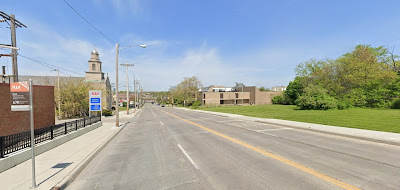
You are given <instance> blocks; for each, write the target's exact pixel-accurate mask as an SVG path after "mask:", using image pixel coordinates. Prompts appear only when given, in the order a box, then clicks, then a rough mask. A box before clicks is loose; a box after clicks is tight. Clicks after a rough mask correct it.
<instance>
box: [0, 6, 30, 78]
mask: <svg viewBox="0 0 400 190" xmlns="http://www.w3.org/2000/svg"><path fill="white" fill-rule="evenodd" d="M0 16H1V17H3V18H4V20H5V21H9V22H10V23H9V25H10V29H11V47H14V48H13V49H12V50H11V56H12V69H13V71H12V75H13V76H14V77H13V81H14V82H18V63H17V55H18V54H17V49H16V48H15V47H17V36H16V32H15V29H16V28H17V27H20V28H22V27H25V28H26V26H25V25H24V24H22V23H21V22H20V21H18V20H16V19H15V15H14V14H11V15H8V14H6V13H4V12H3V11H0ZM7 23H8V22H7Z"/></svg>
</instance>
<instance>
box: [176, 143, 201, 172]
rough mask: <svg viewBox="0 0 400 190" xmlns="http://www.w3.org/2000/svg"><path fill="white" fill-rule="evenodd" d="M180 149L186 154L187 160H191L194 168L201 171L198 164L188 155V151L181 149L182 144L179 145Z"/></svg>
mask: <svg viewBox="0 0 400 190" xmlns="http://www.w3.org/2000/svg"><path fill="white" fill-rule="evenodd" d="M178 147H179V148H180V149H181V150H182V152H183V154H185V156H186V158H187V159H189V161H190V163H192V164H193V166H194V167H195V168H196V169H199V167H197V165H196V163H194V161H193V160H192V158H190V156H189V154H187V153H186V151H185V150H184V149H183V148H182V147H181V145H180V144H178Z"/></svg>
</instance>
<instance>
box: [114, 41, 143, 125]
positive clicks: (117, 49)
mask: <svg viewBox="0 0 400 190" xmlns="http://www.w3.org/2000/svg"><path fill="white" fill-rule="evenodd" d="M130 47H134V46H127V47H119V44H118V43H116V44H115V53H116V59H115V60H116V61H115V67H116V68H115V70H116V71H115V75H116V76H115V91H116V92H115V96H116V106H115V111H116V114H115V127H119V93H118V55H119V50H120V49H126V48H130ZM139 47H141V48H146V47H147V45H139Z"/></svg>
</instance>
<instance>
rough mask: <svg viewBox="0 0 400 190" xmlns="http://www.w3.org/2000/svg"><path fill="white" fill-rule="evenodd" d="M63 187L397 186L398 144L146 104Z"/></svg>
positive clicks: (307, 189)
mask: <svg viewBox="0 0 400 190" xmlns="http://www.w3.org/2000/svg"><path fill="white" fill-rule="evenodd" d="M68 189H279V190H281V189H304V190H311V189H324V190H325V189H378V190H382V189H396V190H398V189H400V147H398V146H393V145H386V144H380V143H375V142H369V141H364V140H358V139H352V138H347V137H339V136H334V135H328V134H322V133H317V132H311V131H305V130H301V129H293V128H288V127H282V126H276V125H271V124H265V123H257V122H251V121H242V120H237V119H232V118H227V117H221V116H216V115H212V114H206V113H198V112H192V111H187V110H182V109H172V108H161V107H159V106H155V105H146V106H145V107H144V108H143V110H142V111H141V113H139V114H138V115H137V117H135V118H134V119H132V122H131V123H130V124H128V125H127V126H126V127H125V128H124V129H123V130H122V131H121V132H120V133H119V134H118V135H117V136H116V137H115V138H114V139H113V140H112V141H111V142H110V143H109V144H108V145H107V146H106V147H105V148H104V149H103V151H102V152H100V153H99V154H98V156H97V157H96V158H94V159H93V161H92V162H91V163H90V164H89V165H88V166H87V167H86V168H85V169H84V170H83V171H82V173H81V174H80V175H79V176H78V178H77V179H76V180H75V181H74V182H73V183H72V184H71V185H70V186H69V187H68Z"/></svg>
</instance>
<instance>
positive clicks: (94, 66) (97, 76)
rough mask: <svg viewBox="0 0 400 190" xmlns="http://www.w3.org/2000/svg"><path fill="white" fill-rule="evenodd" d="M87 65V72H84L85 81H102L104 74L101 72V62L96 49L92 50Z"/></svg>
mask: <svg viewBox="0 0 400 190" xmlns="http://www.w3.org/2000/svg"><path fill="white" fill-rule="evenodd" d="M88 63H89V71H88V72H86V80H91V81H92V80H99V81H100V80H103V79H104V73H103V72H102V70H101V61H100V57H99V52H98V51H97V50H96V49H93V50H92V53H91V56H90V59H89V61H88Z"/></svg>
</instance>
